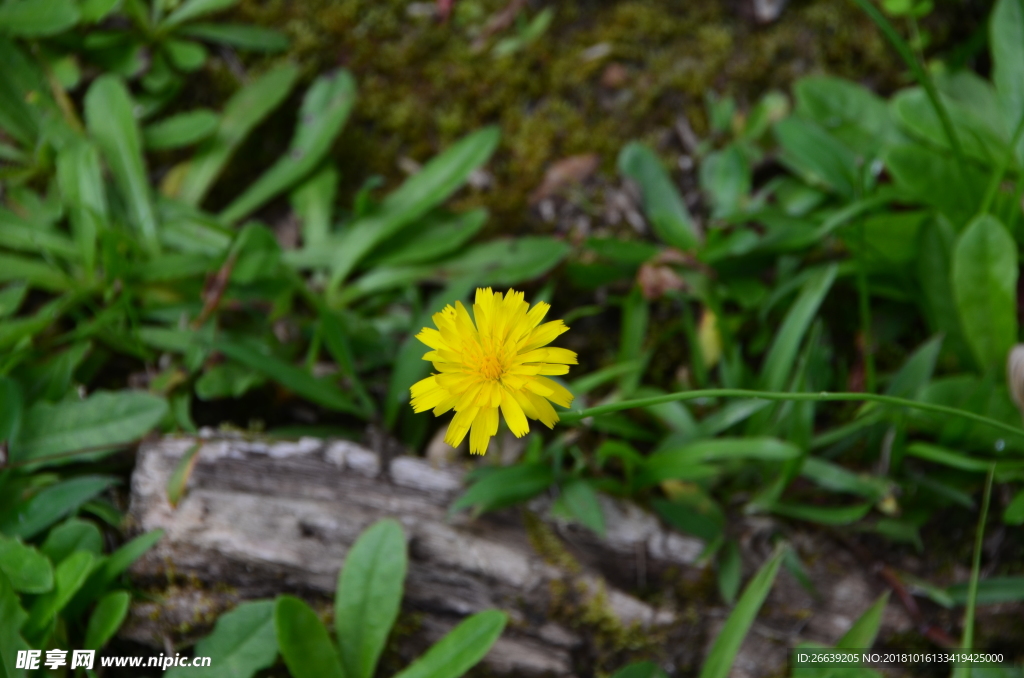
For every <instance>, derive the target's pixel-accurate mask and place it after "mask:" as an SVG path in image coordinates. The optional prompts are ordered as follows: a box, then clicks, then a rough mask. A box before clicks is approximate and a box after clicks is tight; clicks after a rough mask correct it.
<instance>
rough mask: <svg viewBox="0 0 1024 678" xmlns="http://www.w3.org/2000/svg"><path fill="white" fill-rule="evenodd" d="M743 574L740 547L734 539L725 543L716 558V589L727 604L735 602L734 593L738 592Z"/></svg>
mask: <svg viewBox="0 0 1024 678" xmlns="http://www.w3.org/2000/svg"><path fill="white" fill-rule="evenodd" d="M742 576H743V563H742V561H741V560H740V547H739V544H737V543H736V541H735V540H734V539H730V540H729V541H727V542H726V543H725V547H724V548H723V549H722V551H721V553H720V554H719V559H718V591H719V593H721V594H722V600H724V601H725V602H726V604H728V605H732V604H733V603H735V602H736V594H738V593H739V592H740V580H741V578H742Z"/></svg>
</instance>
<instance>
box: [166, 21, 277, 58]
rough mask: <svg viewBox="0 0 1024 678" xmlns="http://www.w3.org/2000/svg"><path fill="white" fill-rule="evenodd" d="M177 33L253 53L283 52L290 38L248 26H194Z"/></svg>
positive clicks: (258, 27)
mask: <svg viewBox="0 0 1024 678" xmlns="http://www.w3.org/2000/svg"><path fill="white" fill-rule="evenodd" d="M177 33H178V35H187V36H188V37H190V38H196V39H198V40H203V41H205V42H214V43H218V44H221V45H228V46H230V47H237V48H239V49H245V50H249V51H252V52H283V51H285V50H286V49H288V36H286V35H285V34H284V33H281V32H279V31H275V30H273V29H271V28H262V27H260V26H249V25H247V24H231V23H217V24H192V25H190V26H185V27H184V28H182V29H181V30H180V31H178V32H177Z"/></svg>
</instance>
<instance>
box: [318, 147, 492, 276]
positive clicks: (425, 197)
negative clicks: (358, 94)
mask: <svg viewBox="0 0 1024 678" xmlns="http://www.w3.org/2000/svg"><path fill="white" fill-rule="evenodd" d="M498 139H499V134H498V130H497V129H496V128H494V127H486V128H484V129H482V130H478V131H476V132H473V133H472V134H470V135H469V136H466V137H464V138H462V139H460V140H459V141H457V142H456V143H455V144H454V145H452V146H451V147H450V148H448V149H447V150H445V151H444V152H443V153H441V154H440V155H438V156H436V157H435V158H433V159H431V160H430V161H429V162H427V163H426V164H425V165H424V166H423V168H422V169H421V170H420V171H419V172H417V173H416V174H415V175H413V176H412V177H410V178H409V179H407V180H406V181H405V183H404V184H402V185H401V186H400V187H399V188H398V189H396V190H395V191H394V192H392V193H391V194H390V195H388V197H387V198H385V199H384V201H383V202H382V203H381V205H380V207H378V208H377V209H376V210H375V211H373V212H371V213H370V214H368V215H367V216H365V217H362V218H360V219H358V220H357V221H356V222H355V223H353V224H352V225H351V226H350V227H349V229H348V230H347V231H346V232H345V234H344V235H343V236H342V237H341V238H340V239H339V240H338V242H337V245H336V254H335V257H334V260H333V263H332V270H331V281H330V288H331V289H336V288H337V287H338V285H340V284H341V282H342V281H344V280H345V279H346V278H347V277H348V276H349V274H350V273H351V272H352V271H353V269H355V267H356V266H357V265H358V264H359V262H360V261H361V260H362V259H363V257H364V256H366V255H367V254H368V253H369V252H370V251H371V250H372V249H373V248H374V247H376V246H377V245H378V244H379V243H381V242H384V241H385V240H387V239H388V238H391V237H392V236H394V235H396V234H397V233H398V232H399V231H401V230H402V229H404V228H405V227H407V226H411V225H413V224H414V223H416V222H417V220H419V219H420V218H421V217H422V216H424V215H425V214H427V212H429V211H430V210H431V209H433V208H434V207H437V206H438V205H440V204H441V203H442V202H444V201H445V200H447V199H448V197H449V196H451V195H452V193H454V192H455V191H456V190H457V189H458V188H460V187H461V186H462V185H463V184H464V183H465V182H466V180H467V179H468V178H469V175H470V173H472V172H473V170H475V169H477V168H478V167H479V166H480V165H482V164H483V163H485V162H486V161H487V159H488V158H490V157H491V154H492V153H493V152H494V149H495V148H496V147H497V145H498Z"/></svg>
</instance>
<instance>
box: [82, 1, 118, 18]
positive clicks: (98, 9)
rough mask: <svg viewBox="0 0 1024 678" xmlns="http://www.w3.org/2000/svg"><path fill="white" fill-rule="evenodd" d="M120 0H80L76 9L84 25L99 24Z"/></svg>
mask: <svg viewBox="0 0 1024 678" xmlns="http://www.w3.org/2000/svg"><path fill="white" fill-rule="evenodd" d="M119 4H120V0H82V1H81V2H80V3H79V4H78V7H79V9H80V10H81V12H82V21H83V22H86V23H92V24H95V23H99V22H100V21H102V20H103V19H105V18H106V17H107V15H108V14H110V13H111V12H113V11H114V8H115V6H117V5H119Z"/></svg>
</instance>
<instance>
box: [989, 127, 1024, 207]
mask: <svg viewBox="0 0 1024 678" xmlns="http://www.w3.org/2000/svg"><path fill="white" fill-rule="evenodd" d="M1022 133H1024V116H1021V118H1020V122H1018V123H1017V129H1016V130H1014V132H1013V138H1012V139H1011V140H1010V147H1009V148H1008V149H1007V151H1006V155H1004V156H1003V158H1002V160H1000V162H999V166H998V167H996V170H995V172H993V173H992V179H990V180H989V182H988V187H987V188H986V189H985V197H984V199H982V201H981V207H980V208H979V209H978V216H981V215H983V214H988V212H989V210H990V209H991V207H992V201H993V200H995V197H996V191H998V190H999V184H1001V183H1002V181H1003V176H1005V175H1006V168H1007V167H1009V166H1010V163H1011V162H1012V161H1013V156H1015V155H1016V154H1017V143H1018V142H1019V141H1020V135H1021V134H1022ZM1016 207H1017V206H1016V205H1014V208H1015V209H1016Z"/></svg>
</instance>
